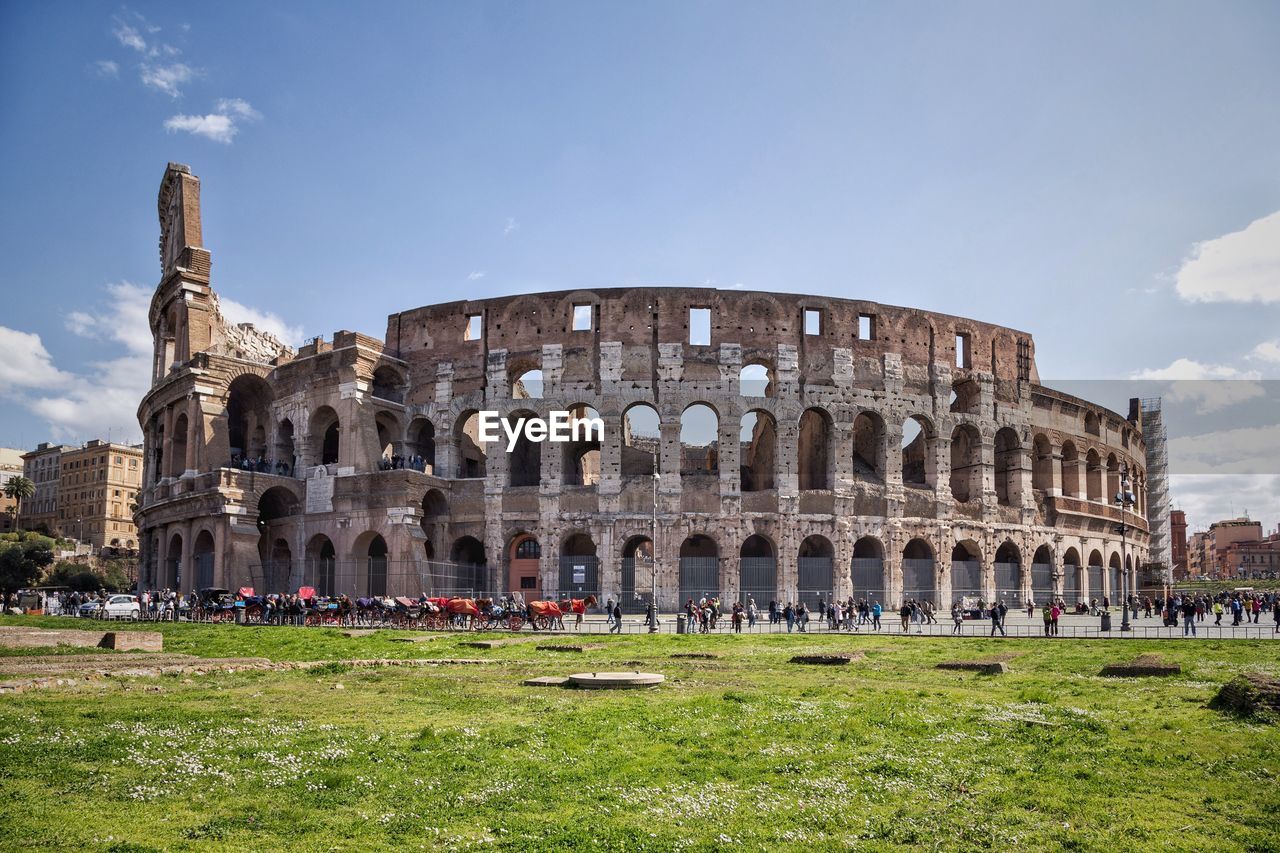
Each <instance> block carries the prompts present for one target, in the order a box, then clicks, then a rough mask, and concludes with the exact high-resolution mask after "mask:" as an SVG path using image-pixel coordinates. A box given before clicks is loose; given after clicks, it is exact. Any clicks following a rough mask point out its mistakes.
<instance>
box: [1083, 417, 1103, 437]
mask: <svg viewBox="0 0 1280 853" xmlns="http://www.w3.org/2000/svg"><path fill="white" fill-rule="evenodd" d="M1084 431H1085V432H1086V433H1088V434H1089V435H1101V434H1102V430H1101V428H1100V427H1099V424H1098V416H1097V415H1096V414H1095V413H1093V412H1085V413H1084Z"/></svg>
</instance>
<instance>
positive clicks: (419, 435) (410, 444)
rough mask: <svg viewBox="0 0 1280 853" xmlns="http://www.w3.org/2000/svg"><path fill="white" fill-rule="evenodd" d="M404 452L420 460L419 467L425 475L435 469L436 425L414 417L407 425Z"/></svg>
mask: <svg viewBox="0 0 1280 853" xmlns="http://www.w3.org/2000/svg"><path fill="white" fill-rule="evenodd" d="M407 438H408V441H407V442H406V445H405V450H406V452H407V453H408V454H409V455H410V456H411V457H417V459H418V460H420V464H419V466H418V467H420V468H421V469H422V470H423V471H424V472H425V473H427V474H434V473H435V468H436V425H435V424H434V423H432V422H431V420H430V419H429V418H425V417H421V416H419V417H416V418H414V419H413V420H412V421H411V422H410V423H409V429H408V432H407Z"/></svg>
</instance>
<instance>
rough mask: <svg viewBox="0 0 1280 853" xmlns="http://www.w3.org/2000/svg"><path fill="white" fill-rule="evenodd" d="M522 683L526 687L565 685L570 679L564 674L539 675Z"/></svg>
mask: <svg viewBox="0 0 1280 853" xmlns="http://www.w3.org/2000/svg"><path fill="white" fill-rule="evenodd" d="M521 683H522V684H523V685H524V686H525V687H564V686H565V685H567V684H568V683H569V679H567V678H565V677H564V676H563V675H539V676H538V677H537V678H526V679H525V680H524V681H522V682H521Z"/></svg>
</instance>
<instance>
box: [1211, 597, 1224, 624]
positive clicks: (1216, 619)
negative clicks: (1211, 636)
mask: <svg viewBox="0 0 1280 853" xmlns="http://www.w3.org/2000/svg"><path fill="white" fill-rule="evenodd" d="M1213 624H1215V625H1218V626H1221V625H1222V602H1221V601H1215V602H1214V603H1213Z"/></svg>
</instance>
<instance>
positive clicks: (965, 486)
mask: <svg viewBox="0 0 1280 853" xmlns="http://www.w3.org/2000/svg"><path fill="white" fill-rule="evenodd" d="M951 496H952V497H953V498H955V499H956V500H957V501H959V502H960V503H967V502H968V501H969V500H970V499H975V500H976V499H979V498H981V497H982V437H981V436H979V435H978V429H977V427H975V426H974V425H973V424H960V425H959V426H957V427H956V428H955V430H953V431H952V433H951Z"/></svg>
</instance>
